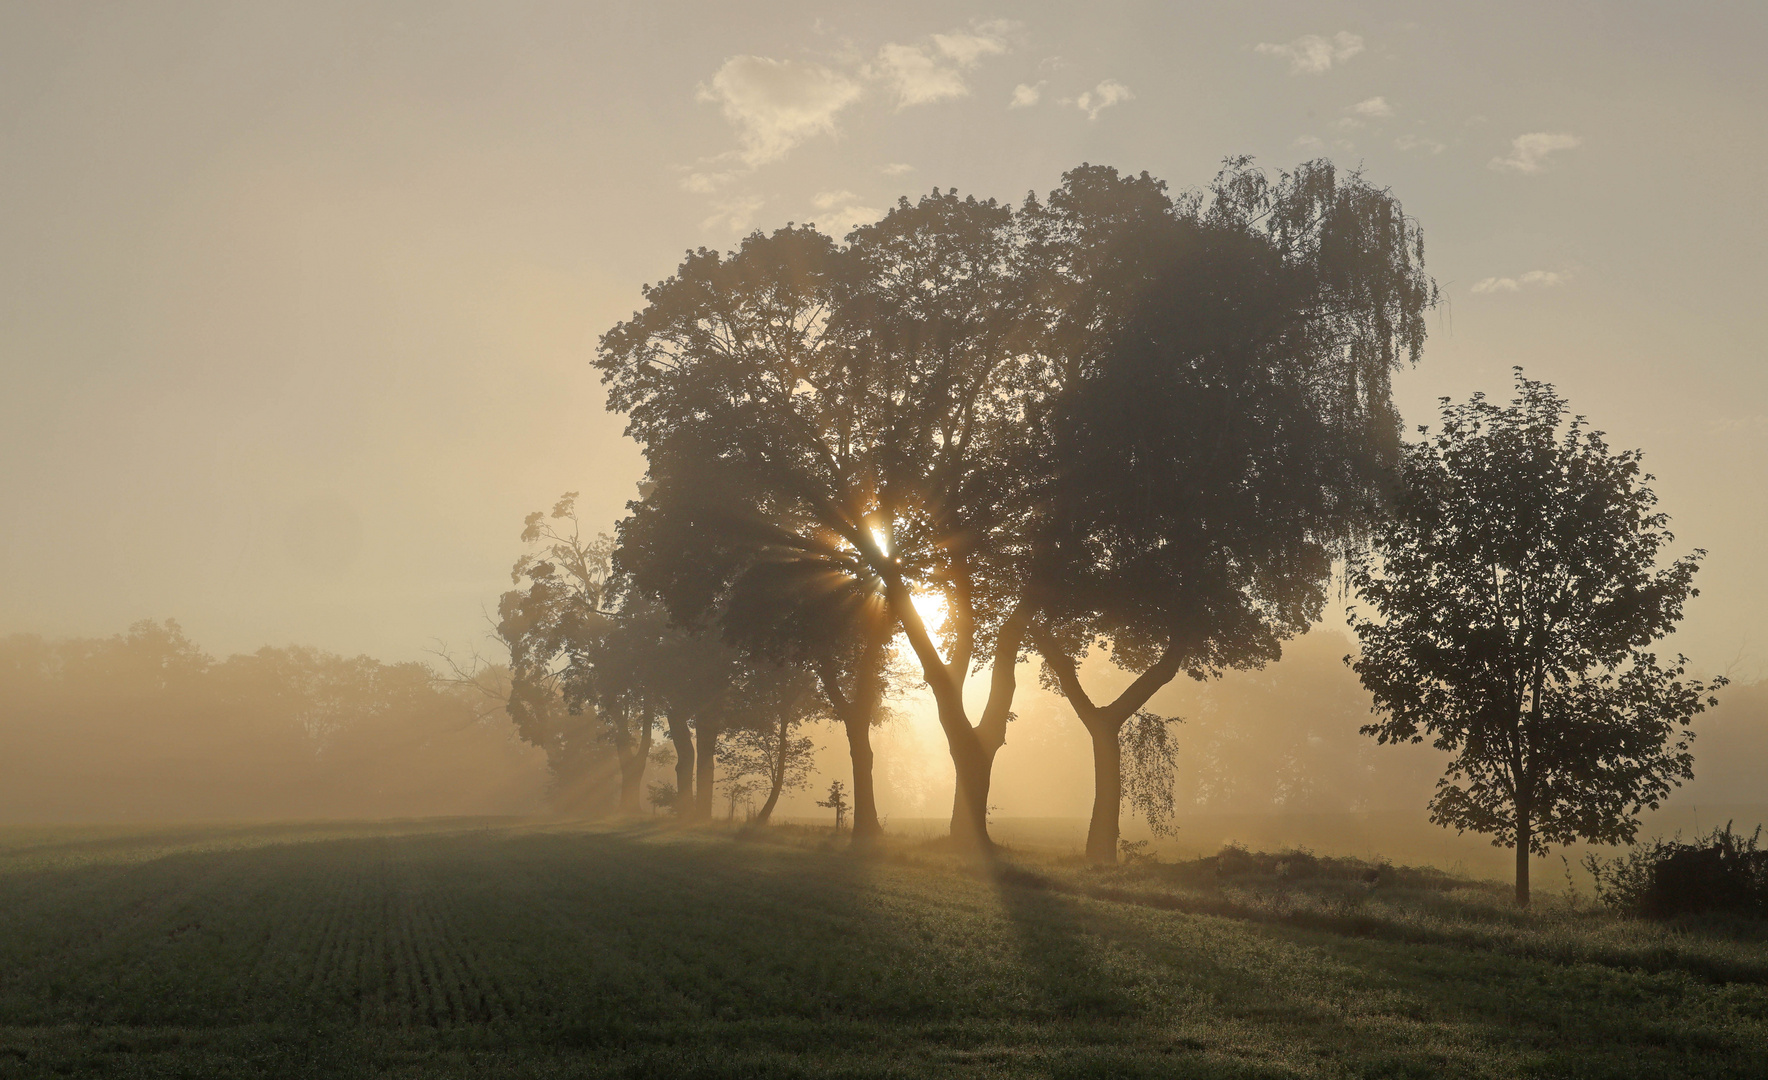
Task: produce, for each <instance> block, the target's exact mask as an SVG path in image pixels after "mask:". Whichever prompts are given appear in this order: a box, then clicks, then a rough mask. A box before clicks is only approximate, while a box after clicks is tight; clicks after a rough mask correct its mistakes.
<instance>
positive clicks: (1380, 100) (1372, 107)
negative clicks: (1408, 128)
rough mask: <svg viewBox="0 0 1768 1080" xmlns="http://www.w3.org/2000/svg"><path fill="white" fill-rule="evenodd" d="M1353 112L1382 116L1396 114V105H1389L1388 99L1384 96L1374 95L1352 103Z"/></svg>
mask: <svg viewBox="0 0 1768 1080" xmlns="http://www.w3.org/2000/svg"><path fill="white" fill-rule="evenodd" d="M1351 112H1354V113H1356V114H1357V115H1358V116H1367V117H1370V118H1381V117H1387V116H1392V115H1393V114H1394V107H1393V106H1392V105H1389V104H1388V103H1387V99H1386V98H1384V97H1372V98H1368V99H1366V100H1363V101H1359V102H1357V103H1356V104H1355V105H1352V106H1351Z"/></svg>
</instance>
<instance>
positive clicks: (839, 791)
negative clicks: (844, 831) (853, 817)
mask: <svg viewBox="0 0 1768 1080" xmlns="http://www.w3.org/2000/svg"><path fill="white" fill-rule="evenodd" d="M846 787H847V786H846V785H845V784H843V783H842V782H841V781H839V780H834V781H831V782H830V783H829V797H828V798H826V799H818V800H817V805H818V806H824V807H827V808H829V809H830V810H833V811H835V828H836V829H840V828H841V827H842V826H843V825H845V824H846V823H847V791H846Z"/></svg>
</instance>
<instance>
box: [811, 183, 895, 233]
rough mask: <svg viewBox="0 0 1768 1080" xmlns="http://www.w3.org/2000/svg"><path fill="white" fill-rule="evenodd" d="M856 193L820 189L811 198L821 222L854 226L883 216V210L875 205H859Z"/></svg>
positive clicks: (847, 226)
mask: <svg viewBox="0 0 1768 1080" xmlns="http://www.w3.org/2000/svg"><path fill="white" fill-rule="evenodd" d="M858 199H859V196H858V195H855V194H854V193H853V192H851V191H820V192H818V193H817V194H816V195H815V196H814V197H813V198H812V199H811V200H810V203H811V205H812V206H814V207H816V208H817V213H818V216H819V217H821V218H822V224H824V225H835V226H841V227H845V228H854V227H856V226H859V225H870V224H871V223H872V222H874V221H877V220H878V219H879V218H881V217H883V216H884V211H883V210H880V209H878V208H877V207H875V206H864V205H861V204H860V203H859V202H858V201H857V200H858Z"/></svg>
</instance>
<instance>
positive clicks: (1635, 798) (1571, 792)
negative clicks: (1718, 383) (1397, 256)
mask: <svg viewBox="0 0 1768 1080" xmlns="http://www.w3.org/2000/svg"><path fill="white" fill-rule="evenodd" d="M1516 387H1517V390H1516V395H1517V396H1516V398H1515V399H1514V400H1513V401H1512V402H1511V403H1510V404H1509V405H1507V406H1506V405H1498V404H1496V403H1493V402H1490V401H1487V400H1486V398H1485V397H1484V395H1481V394H1475V395H1474V396H1473V398H1472V399H1471V400H1469V401H1467V402H1465V403H1460V404H1455V403H1451V402H1450V401H1449V400H1448V399H1446V398H1445V399H1444V400H1443V403H1442V410H1441V420H1440V423H1439V426H1438V429H1437V431H1436V433H1435V434H1434V435H1430V433H1429V432H1428V429H1423V428H1421V429H1420V431H1421V432H1422V433H1424V434H1425V435H1426V436H1427V437H1426V438H1424V439H1422V440H1420V441H1419V442H1416V443H1413V444H1410V445H1409V446H1407V447H1406V450H1405V455H1404V467H1403V477H1402V485H1401V491H1400V495H1399V498H1398V506H1397V510H1396V515H1395V517H1394V519H1393V521H1392V523H1391V524H1389V525H1388V526H1387V527H1386V528H1385V529H1383V530H1382V531H1381V532H1380V533H1379V534H1378V536H1377V539H1376V542H1375V544H1374V548H1373V552H1372V554H1371V555H1370V556H1368V557H1364V558H1360V559H1358V560H1356V561H1354V562H1353V563H1352V566H1351V572H1350V582H1351V584H1352V586H1353V587H1354V588H1355V589H1356V591H1357V595H1358V597H1359V599H1361V600H1362V601H1363V603H1364V604H1365V605H1367V608H1368V609H1369V610H1370V611H1371V612H1372V613H1373V617H1371V616H1370V615H1365V614H1361V613H1358V612H1357V610H1356V609H1354V608H1353V609H1352V618H1351V622H1352V625H1353V627H1354V628H1355V630H1356V634H1357V637H1358V639H1359V641H1360V642H1361V653H1360V655H1359V656H1357V657H1356V658H1355V659H1354V660H1353V661H1352V666H1353V668H1354V669H1355V670H1356V672H1357V674H1358V675H1359V676H1360V677H1361V679H1362V682H1363V685H1364V686H1365V687H1367V688H1368V690H1369V692H1370V693H1371V694H1372V695H1373V696H1374V701H1375V709H1376V711H1377V712H1378V713H1379V714H1380V716H1381V718H1380V720H1379V721H1378V722H1376V723H1374V724H1371V725H1369V726H1367V727H1365V728H1364V729H1363V730H1364V732H1365V733H1366V734H1370V735H1374V736H1375V737H1376V738H1377V739H1378V740H1380V741H1381V742H1383V743H1387V742H1399V741H1409V742H1420V741H1422V740H1423V739H1424V738H1426V737H1430V738H1432V739H1433V740H1434V743H1435V745H1436V746H1437V747H1438V748H1439V749H1442V750H1445V751H1448V752H1449V753H1451V754H1452V755H1453V756H1452V758H1451V759H1450V761H1449V765H1448V771H1447V775H1446V776H1445V777H1444V778H1443V780H1442V781H1441V782H1440V783H1439V785H1438V788H1437V794H1436V796H1435V798H1434V799H1433V800H1432V802H1431V807H1430V809H1431V817H1432V820H1434V821H1436V822H1438V823H1440V824H1443V825H1449V826H1453V827H1455V828H1457V829H1471V830H1473V831H1476V832H1481V833H1488V834H1490V835H1491V836H1492V838H1493V843H1495V844H1499V845H1503V846H1507V847H1515V848H1516V875H1517V876H1516V896H1517V901H1518V902H1519V903H1524V904H1526V903H1527V902H1528V897H1529V881H1528V857H1529V855H1530V853H1535V854H1544V853H1545V852H1546V851H1547V848H1548V845H1550V844H1564V843H1570V842H1572V841H1574V840H1586V841H1591V842H1595V843H1616V842H1621V841H1630V840H1632V839H1633V837H1634V834H1635V831H1636V830H1637V828H1638V819H1637V815H1638V814H1639V812H1640V811H1641V810H1643V809H1645V808H1648V807H1649V808H1652V809H1656V808H1657V806H1658V805H1659V803H1660V801H1661V800H1662V799H1663V798H1664V797H1665V796H1666V795H1668V794H1669V792H1670V790H1671V789H1672V787H1674V786H1676V785H1678V784H1680V782H1681V781H1682V780H1685V779H1687V778H1688V777H1689V776H1690V775H1691V773H1692V761H1693V759H1692V756H1691V755H1690V752H1689V740H1690V739H1691V738H1692V732H1691V731H1690V730H1689V723H1690V722H1691V721H1692V720H1693V718H1694V717H1695V716H1696V715H1697V714H1699V713H1700V712H1702V711H1703V710H1704V709H1705V708H1706V707H1708V706H1709V705H1711V704H1714V703H1715V699H1714V698H1713V697H1712V691H1713V690H1715V689H1717V688H1718V687H1720V686H1722V685H1724V683H1725V680H1724V679H1723V678H1716V679H1714V680H1712V681H1711V682H1708V683H1702V682H1700V681H1698V680H1694V679H1689V678H1687V677H1686V673H1685V668H1684V665H1685V663H1686V660H1685V658H1684V657H1681V656H1677V657H1676V659H1675V661H1674V662H1671V663H1660V662H1659V660H1658V657H1657V655H1656V654H1655V653H1654V652H1653V651H1651V646H1652V645H1653V643H1655V642H1657V641H1659V640H1661V639H1662V638H1663V637H1664V636H1665V635H1667V634H1668V633H1670V632H1671V631H1672V629H1673V628H1674V626H1675V624H1676V623H1677V621H1679V620H1680V619H1681V617H1682V610H1683V605H1684V603H1685V602H1686V601H1687V600H1688V599H1689V598H1690V597H1692V596H1696V595H1698V591H1697V590H1696V589H1695V588H1694V587H1693V579H1694V574H1695V571H1696V570H1697V569H1698V565H1699V561H1700V559H1701V557H1702V556H1703V555H1704V554H1705V552H1703V551H1700V550H1696V551H1694V552H1693V553H1692V554H1689V555H1686V556H1683V557H1681V558H1678V559H1675V560H1673V561H1671V562H1670V563H1669V564H1668V565H1667V566H1664V567H1661V568H1660V567H1658V565H1657V563H1658V559H1659V557H1660V556H1661V555H1662V554H1663V553H1664V552H1665V551H1666V549H1667V548H1668V547H1669V545H1670V544H1671V543H1672V542H1673V540H1674V537H1673V536H1672V535H1671V533H1670V531H1669V528H1668V524H1669V521H1668V518H1667V516H1666V515H1665V514H1663V513H1662V512H1661V511H1658V510H1656V509H1655V507H1656V503H1657V499H1656V496H1655V495H1654V494H1653V493H1652V491H1651V489H1650V488H1649V487H1648V486H1646V485H1647V483H1648V482H1649V481H1650V480H1651V477H1650V476H1649V475H1646V474H1643V473H1642V471H1641V467H1640V455H1639V453H1638V452H1637V451H1622V452H1619V453H1612V452H1610V450H1609V448H1608V446H1607V444H1606V443H1605V441H1604V439H1603V435H1602V433H1601V432H1599V431H1595V430H1593V429H1591V428H1590V426H1589V425H1588V424H1587V423H1586V422H1585V421H1584V419H1583V418H1582V417H1575V418H1573V419H1572V420H1571V421H1570V422H1569V423H1568V422H1566V420H1565V413H1566V403H1565V401H1564V400H1563V399H1562V398H1560V397H1559V396H1558V394H1556V393H1555V392H1554V389H1553V387H1552V386H1550V385H1548V384H1546V383H1543V382H1538V381H1535V380H1531V379H1527V378H1524V377H1523V375H1522V372H1521V369H1518V370H1517V376H1516Z"/></svg>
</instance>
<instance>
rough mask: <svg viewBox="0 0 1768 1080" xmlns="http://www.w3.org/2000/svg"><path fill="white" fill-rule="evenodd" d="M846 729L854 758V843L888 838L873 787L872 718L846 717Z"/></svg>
mask: <svg viewBox="0 0 1768 1080" xmlns="http://www.w3.org/2000/svg"><path fill="white" fill-rule="evenodd" d="M842 726H843V727H845V728H846V729H847V753H848V755H849V756H850V757H852V758H853V842H854V843H856V844H864V843H870V842H872V841H873V840H876V839H877V838H878V837H880V836H882V835H884V825H883V823H881V822H880V821H879V820H878V797H877V793H876V791H874V790H873V787H872V718H871V717H870V716H861V717H848V718H844V719H843V721H842Z"/></svg>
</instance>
